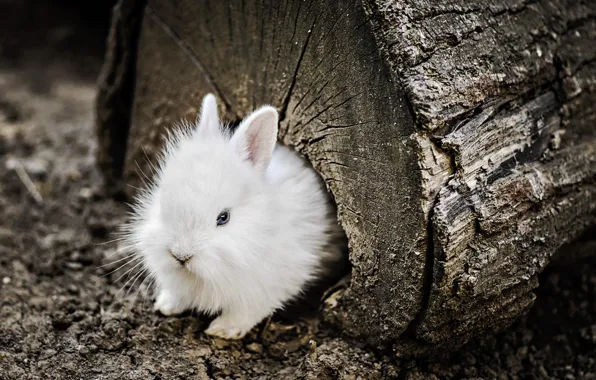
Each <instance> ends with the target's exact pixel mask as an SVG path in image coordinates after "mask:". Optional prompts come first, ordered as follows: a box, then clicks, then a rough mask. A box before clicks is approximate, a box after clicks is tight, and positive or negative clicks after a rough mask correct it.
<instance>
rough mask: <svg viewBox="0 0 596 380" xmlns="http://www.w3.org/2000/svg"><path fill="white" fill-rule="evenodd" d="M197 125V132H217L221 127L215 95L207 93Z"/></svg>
mask: <svg viewBox="0 0 596 380" xmlns="http://www.w3.org/2000/svg"><path fill="white" fill-rule="evenodd" d="M197 125H198V126H197V132H207V131H209V132H215V131H218V130H219V129H220V125H219V115H218V113H217V99H216V98H215V95H213V94H207V95H205V97H204V98H203V102H202V104H201V114H200V116H199V117H198V118H197Z"/></svg>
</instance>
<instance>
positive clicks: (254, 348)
mask: <svg viewBox="0 0 596 380" xmlns="http://www.w3.org/2000/svg"><path fill="white" fill-rule="evenodd" d="M246 349H247V350H248V351H250V352H254V353H256V354H262V353H263V346H262V345H260V344H259V343H251V344H247V345H246Z"/></svg>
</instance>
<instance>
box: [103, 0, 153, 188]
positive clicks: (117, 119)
mask: <svg viewBox="0 0 596 380" xmlns="http://www.w3.org/2000/svg"><path fill="white" fill-rule="evenodd" d="M144 5H145V0H120V1H118V2H117V3H116V5H115V6H114V8H113V10H112V26H111V28H110V34H109V36H108V41H107V49H106V59H105V61H104V65H103V68H102V71H101V73H100V76H99V80H98V85H99V86H98V93H97V103H96V110H95V111H96V113H95V124H96V125H97V129H96V130H97V138H98V141H99V144H100V147H101V148H100V149H99V150H98V152H99V153H98V156H97V162H98V165H99V166H100V168H101V169H102V170H103V171H104V173H106V174H107V175H105V176H104V177H105V178H106V180H107V181H106V186H107V187H108V188H110V189H112V190H116V189H118V188H119V187H121V183H122V175H123V174H122V172H123V168H124V156H125V153H126V141H127V138H128V131H129V125H130V109H131V107H132V101H133V99H132V93H133V89H134V69H135V63H136V53H137V45H138V37H139V30H140V26H141V19H142V14H143V7H144Z"/></svg>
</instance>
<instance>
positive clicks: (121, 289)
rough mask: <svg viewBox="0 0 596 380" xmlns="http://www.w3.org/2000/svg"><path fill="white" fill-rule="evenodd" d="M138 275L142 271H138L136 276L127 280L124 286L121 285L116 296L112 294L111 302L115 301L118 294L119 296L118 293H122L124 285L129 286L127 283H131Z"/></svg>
mask: <svg viewBox="0 0 596 380" xmlns="http://www.w3.org/2000/svg"><path fill="white" fill-rule="evenodd" d="M140 273H143V270H139V271H138V272H137V273H136V274H135V275H134V276H133V277H131V278H129V279H128V280H127V281H126V282H125V283H124V285H122V287H121V288H120V289H118V291H117V292H116V294H114V299H113V300H112V302H114V301H115V299H116V296H117V295H118V294H120V292H122V291H123V290H124V288H126V285H128V284H129V283H130V282H131V281H132V279H134V278H136V277H137V276H138V275H139V274H140Z"/></svg>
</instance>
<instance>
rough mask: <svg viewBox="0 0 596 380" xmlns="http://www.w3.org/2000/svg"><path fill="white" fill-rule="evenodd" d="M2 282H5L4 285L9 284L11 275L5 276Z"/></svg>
mask: <svg viewBox="0 0 596 380" xmlns="http://www.w3.org/2000/svg"><path fill="white" fill-rule="evenodd" d="M2 283H3V284H4V285H8V284H10V277H4V278H3V279H2Z"/></svg>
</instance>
